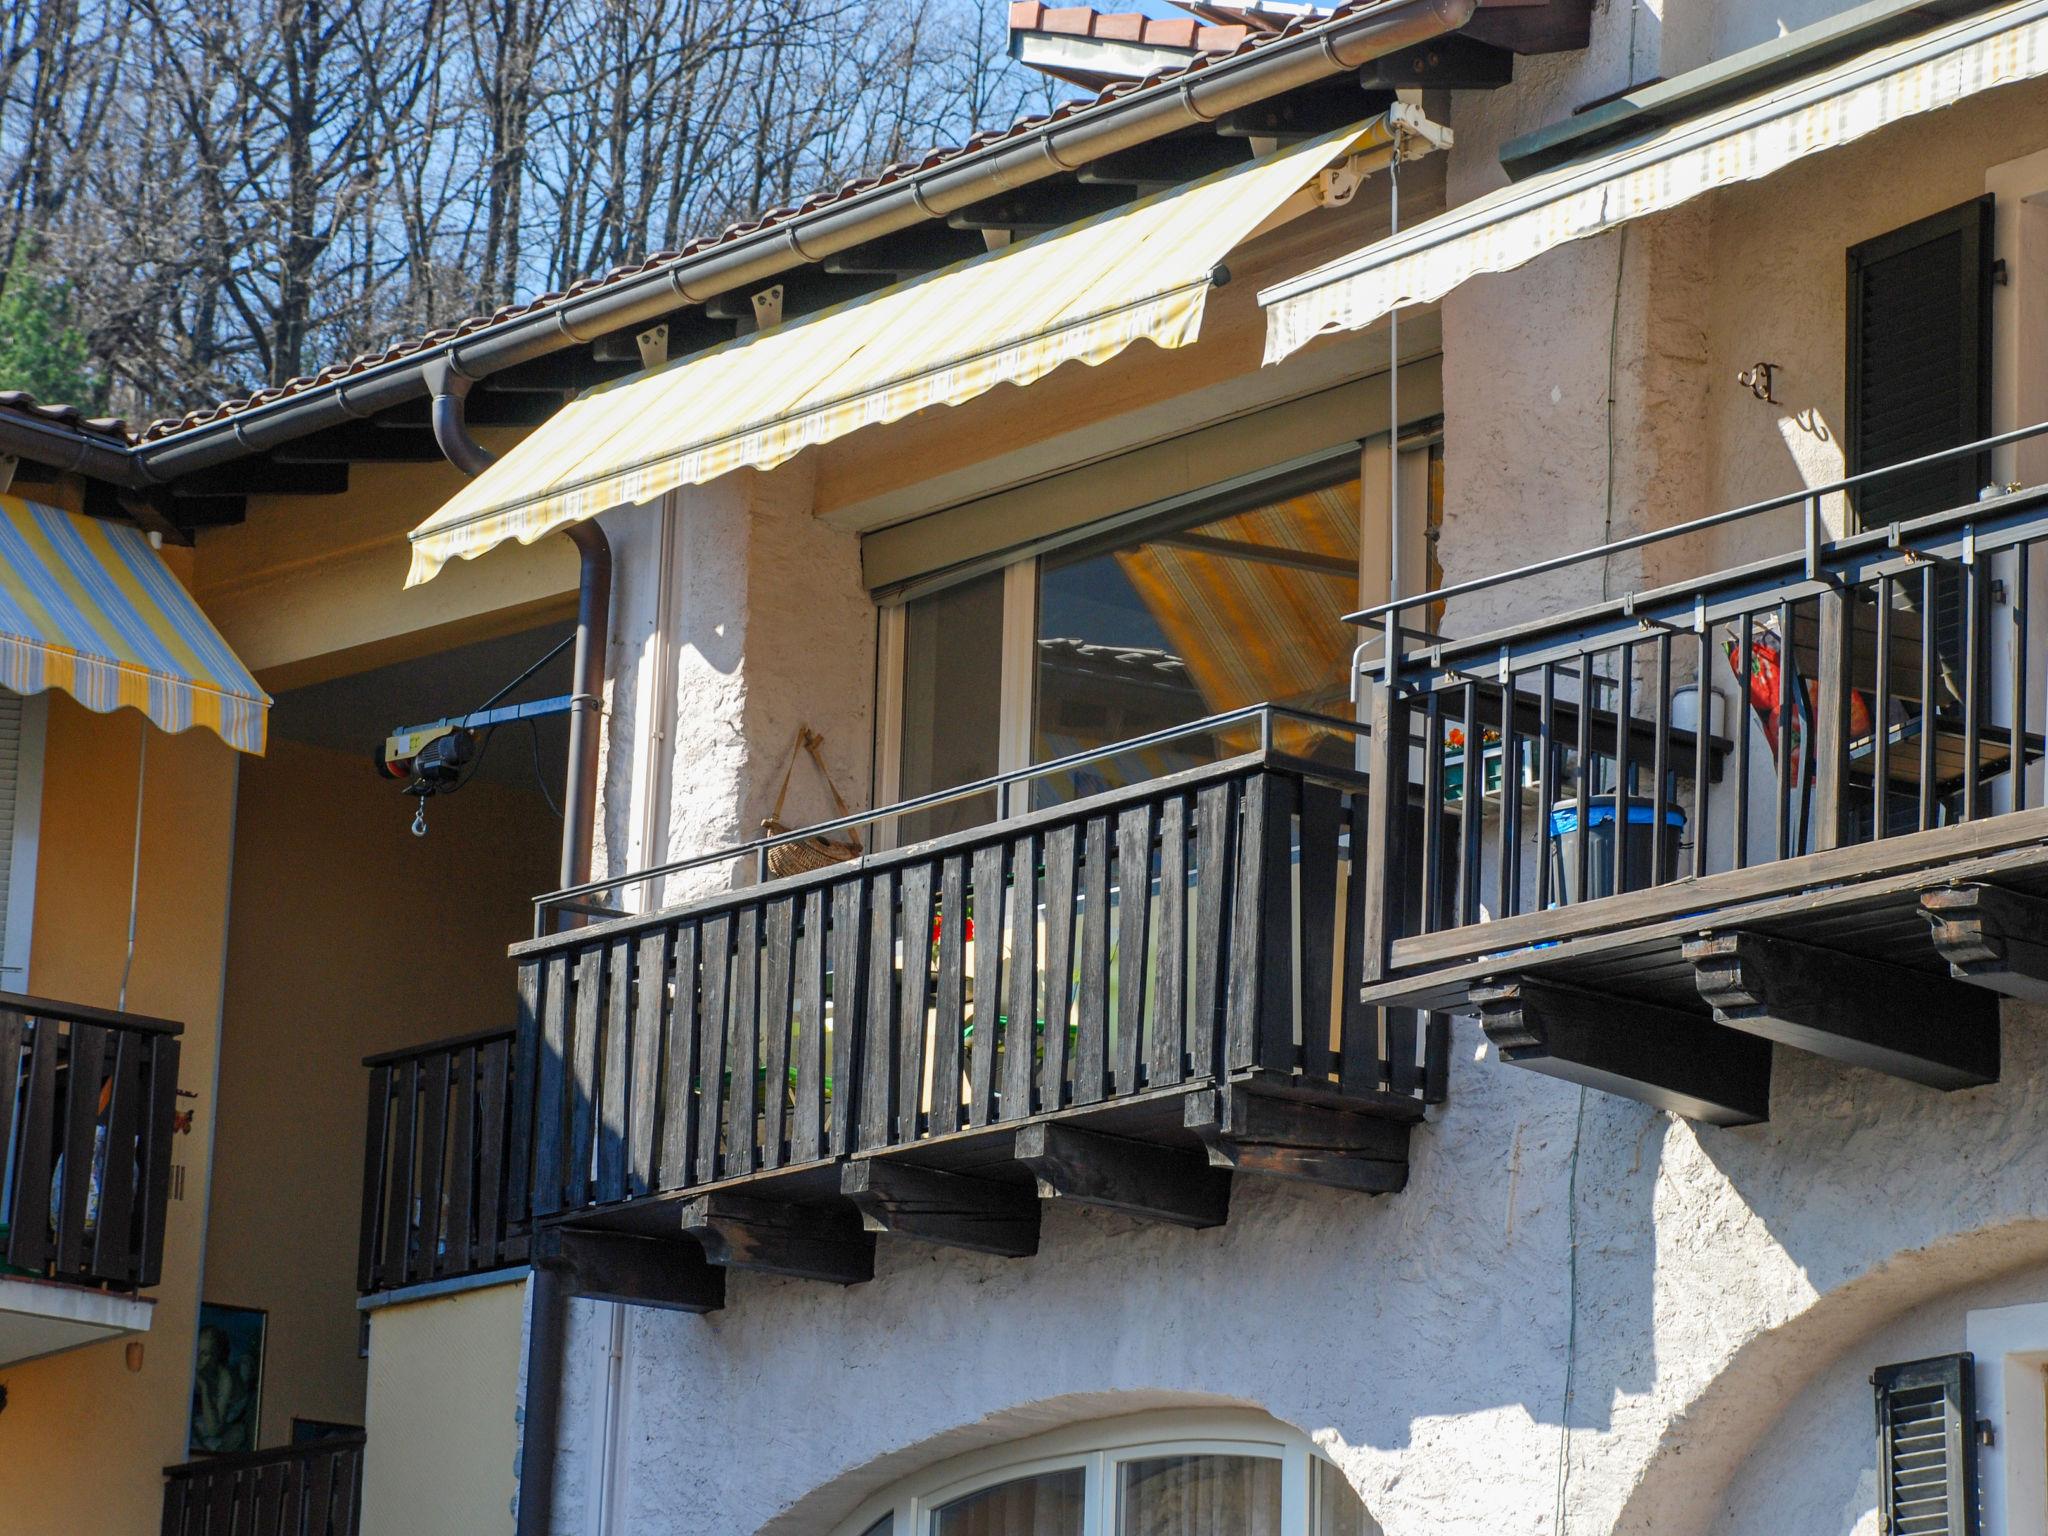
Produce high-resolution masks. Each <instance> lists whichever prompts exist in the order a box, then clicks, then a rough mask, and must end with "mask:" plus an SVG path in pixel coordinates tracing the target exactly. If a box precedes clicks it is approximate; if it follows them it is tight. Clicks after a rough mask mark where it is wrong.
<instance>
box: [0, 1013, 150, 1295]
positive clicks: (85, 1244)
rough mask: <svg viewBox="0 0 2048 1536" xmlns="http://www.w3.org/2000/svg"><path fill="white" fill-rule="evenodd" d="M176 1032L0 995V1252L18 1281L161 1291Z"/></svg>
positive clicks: (139, 1020) (129, 1017) (131, 1017)
mask: <svg viewBox="0 0 2048 1536" xmlns="http://www.w3.org/2000/svg"><path fill="white" fill-rule="evenodd" d="M179 1029H180V1026H178V1025H177V1024H174V1023H171V1022H169V1021H168V1020H164V1019H150V1018H143V1017H140V1016H138V1015H135V1014H127V1013H115V1012H112V1011H109V1010H106V1009H99V1008H83V1007H76V1006H73V1005H71V1004H67V1003H57V1002H51V1001H49V1000H48V999H46V998H37V997H20V996H16V995H14V994H12V993H0V1220H4V1223H5V1241H4V1245H0V1253H4V1255H5V1257H6V1261H7V1264H8V1265H9V1266H10V1267H11V1268H12V1269H14V1270H15V1271H16V1272H18V1273H27V1274H33V1275H41V1276H45V1277H48V1278H50V1279H56V1280H66V1281H71V1282H74V1283H78V1284H84V1285H99V1286H106V1287H108V1288H110V1289H114V1290H121V1291H134V1290H139V1289H142V1288H144V1287H146V1286H152V1285H155V1284H156V1283H157V1281H158V1279H159V1278H160V1276H161V1274H162V1269H163V1251H164V1212H165V1208H166V1206H167V1205H168V1203H169V1199H170V1180H171V1135H172V1132H173V1129H174V1127H175V1122H176V1115H177V1089H178V1034H179Z"/></svg>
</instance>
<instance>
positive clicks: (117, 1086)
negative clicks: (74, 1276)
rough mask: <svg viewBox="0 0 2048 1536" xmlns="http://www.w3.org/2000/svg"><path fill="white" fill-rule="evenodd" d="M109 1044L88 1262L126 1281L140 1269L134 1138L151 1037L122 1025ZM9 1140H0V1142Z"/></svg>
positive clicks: (97, 1273)
mask: <svg viewBox="0 0 2048 1536" xmlns="http://www.w3.org/2000/svg"><path fill="white" fill-rule="evenodd" d="M109 1043H110V1044H111V1046H112V1050H111V1052H110V1054H109V1061H108V1070H107V1077H108V1082H109V1084H110V1085H111V1089H112V1091H111V1094H110V1095H109V1099H108V1103H107V1142H106V1146H107V1150H106V1154H105V1156H104V1157H103V1158H102V1159H101V1166H102V1172H101V1175H100V1215H99V1222H98V1224H97V1226H96V1228H95V1230H94V1233H93V1251H92V1257H91V1259H90V1261H89V1267H90V1269H91V1271H92V1274H93V1277H94V1278H95V1279H98V1280H102V1281H109V1282H112V1283H114V1284H117V1285H127V1284H132V1283H133V1282H134V1279H135V1272H136V1268H137V1264H136V1251H135V1221H134V1216H135V1175H136V1170H137V1168H138V1167H139V1165H140V1162H141V1159H140V1158H138V1157H137V1156H136V1144H135V1137H136V1129H137V1126H138V1124H139V1122H140V1120H141V1118H142V1113H141V1112H142V1104H141V1098H142V1095H143V1093H144V1092H145V1091H146V1086H147V1085H146V1081H145V1079H144V1076H143V1071H142V1066H143V1060H144V1058H145V1057H146V1055H147V1054H148V1050H149V1042H148V1041H147V1040H146V1039H145V1038H144V1037H143V1036H141V1035H138V1034H136V1033H135V1032H134V1031H133V1030H128V1029H119V1030H115V1031H114V1032H113V1034H112V1038H111V1040H110V1042H109ZM0 1059H4V1057H0ZM5 1145H6V1143H5V1142H4V1141H0V1147H4V1146H5Z"/></svg>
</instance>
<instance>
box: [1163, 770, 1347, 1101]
mask: <svg viewBox="0 0 2048 1536" xmlns="http://www.w3.org/2000/svg"><path fill="white" fill-rule="evenodd" d="M1336 858H1337V839H1336V833H1335V829H1334V828H1333V829H1332V832H1331V837H1330V860H1331V870H1332V875H1333V877H1334V873H1335V868H1336ZM1236 876H1237V785H1236V783H1235V782H1234V781H1230V780H1226V781H1225V782H1223V783H1221V784H1207V785H1204V786H1203V787H1202V788H1201V789H1200V790H1199V791H1197V792H1196V795H1195V915H1194V939H1193V944H1194V968H1195V979H1194V990H1193V992H1192V994H1191V995H1190V997H1189V1000H1188V1009H1189V1011H1188V1064H1189V1070H1190V1071H1191V1072H1192V1073H1193V1074H1194V1075H1195V1076H1196V1077H1213V1076H1215V1075H1216V1074H1217V1072H1218V1071H1220V1070H1221V1063H1222V1055H1221V1050H1222V1043H1223V990H1224V987H1225V986H1226V985H1227V984H1228V980H1229V972H1228V970H1227V969H1226V967H1227V966H1228V963H1229V958H1230V888H1231V885H1232V883H1233V882H1234V881H1235V879H1236ZM1333 920H1334V919H1333ZM1354 985H1355V983H1354Z"/></svg>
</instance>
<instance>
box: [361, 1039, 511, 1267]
mask: <svg viewBox="0 0 2048 1536" xmlns="http://www.w3.org/2000/svg"><path fill="white" fill-rule="evenodd" d="M512 1046H513V1032H512V1031H511V1030H509V1029H504V1030H486V1031H483V1032H481V1033H478V1034H473V1035H464V1036H461V1037H459V1038H457V1039H453V1040H437V1041H434V1042H432V1043H430V1044H426V1045H417V1046H409V1047H407V1048H406V1049H404V1050H398V1051H387V1052H384V1053H383V1054H381V1055H377V1056H371V1057H368V1058H366V1059H365V1060H364V1062H363V1065H364V1066H365V1067H367V1068H369V1072H370V1104H369V1120H368V1124H367V1129H366V1134H365V1138H364V1148H363V1207H362V1240H361V1245H360V1249H359V1253H360V1257H359V1260H358V1268H357V1274H356V1288H357V1289H358V1290H359V1291H361V1292H362V1293H363V1294H364V1295H369V1294H370V1293H371V1292H374V1291H387V1290H396V1289H398V1288H399V1287H401V1286H408V1285H419V1284H423V1283H425V1282H427V1281H430V1280H441V1279H447V1278H450V1277H453V1276H457V1275H469V1274H480V1273H483V1272H485V1271H488V1270H493V1269H500V1268H503V1267H504V1266H506V1265H508V1264H516V1263H520V1262H523V1261H524V1259H525V1257H526V1229H525V1226H524V1224H523V1223H522V1222H520V1221H517V1220H515V1219H514V1217H513V1208H514V1203H515V1202H514V1190H515V1188H516V1186H517V1184H518V1183H519V1182H520V1177H521V1175H520V1173H519V1172H518V1171H516V1170H515V1169H514V1168H513V1166H512V1165H511V1163H510V1161H509V1153H510V1123H511V1114H512V1104H513V1101H514V1097H515V1095H516V1093H517V1091H518V1086H519V1085H518V1081H517V1078H516V1077H515V1075H514V1070H513V1061H512Z"/></svg>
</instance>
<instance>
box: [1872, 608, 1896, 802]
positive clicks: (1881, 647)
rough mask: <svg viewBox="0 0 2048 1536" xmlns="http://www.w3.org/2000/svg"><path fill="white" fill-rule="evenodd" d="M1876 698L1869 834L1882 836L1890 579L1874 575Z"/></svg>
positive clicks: (1887, 791)
mask: <svg viewBox="0 0 2048 1536" xmlns="http://www.w3.org/2000/svg"><path fill="white" fill-rule="evenodd" d="M1876 647H1877V675H1876V680H1875V684H1874V690H1875V693H1876V695H1877V696H1876V697H1875V698H1874V699H1873V700H1872V701H1871V711H1870V719H1871V732H1870V765H1871V766H1870V773H1871V778H1870V836H1871V840H1872V841H1873V842H1875V841H1877V840H1878V839H1880V838H1882V837H1884V836H1885V835H1886V833H1887V832H1888V831H1889V830H1890V828H1889V827H1888V826H1887V825H1886V824H1887V823H1888V822H1889V821H1890V820H1891V767H1892V733H1891V718H1892V713H1891V707H1892V578H1891V577H1889V576H1880V577H1878V578H1877V640H1876Z"/></svg>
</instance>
